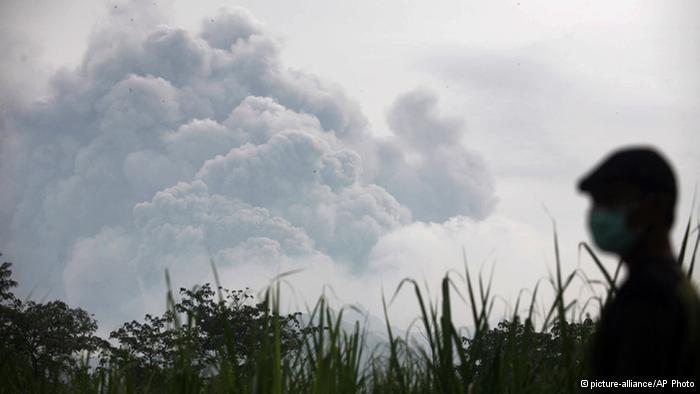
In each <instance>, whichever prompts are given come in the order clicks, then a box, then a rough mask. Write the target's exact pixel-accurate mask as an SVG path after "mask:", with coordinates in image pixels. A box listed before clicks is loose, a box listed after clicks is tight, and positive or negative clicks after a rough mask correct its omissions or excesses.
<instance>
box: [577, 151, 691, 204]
mask: <svg viewBox="0 0 700 394" xmlns="http://www.w3.org/2000/svg"><path fill="white" fill-rule="evenodd" d="M612 182H625V183H631V184H633V185H635V186H638V187H639V190H640V191H641V192H642V193H645V194H662V193H663V194H668V195H669V196H670V197H671V201H672V204H673V205H675V201H676V193H677V190H676V177H675V175H674V172H673V169H672V168H671V165H670V164H669V162H668V160H666V159H665V158H664V157H663V155H662V154H661V153H659V152H658V151H656V150H655V149H654V148H651V147H645V146H641V147H630V148H624V149H619V150H617V151H614V152H613V153H611V154H610V155H609V156H608V157H606V158H605V160H603V161H602V162H601V163H600V164H599V165H598V166H597V167H595V168H594V169H593V170H591V172H589V173H588V174H587V175H586V176H584V177H583V178H582V179H581V180H580V181H579V183H578V189H579V190H580V191H583V192H588V193H595V192H596V190H600V189H601V188H604V187H605V186H606V185H608V184H610V183H612Z"/></svg>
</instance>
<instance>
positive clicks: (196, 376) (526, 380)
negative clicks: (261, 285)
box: [0, 220, 700, 393]
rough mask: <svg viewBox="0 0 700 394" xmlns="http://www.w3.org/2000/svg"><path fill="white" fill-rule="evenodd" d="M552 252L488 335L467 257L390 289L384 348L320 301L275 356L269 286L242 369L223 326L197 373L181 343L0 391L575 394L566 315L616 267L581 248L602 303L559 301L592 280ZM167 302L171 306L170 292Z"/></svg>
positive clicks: (578, 360)
mask: <svg viewBox="0 0 700 394" xmlns="http://www.w3.org/2000/svg"><path fill="white" fill-rule="evenodd" d="M691 230H692V229H691V221H690V220H689V221H688V224H687V226H686V230H685V235H684V238H683V240H682V243H681V248H680V251H679V257H678V258H679V263H680V264H682V265H683V266H684V268H685V269H686V272H687V273H688V275H689V276H690V274H691V273H692V271H693V268H694V265H695V259H696V255H697V249H698V241H699V240H700V233H698V234H696V233H697V229H696V230H695V231H691ZM691 244H692V245H693V247H692V248H691V247H690V245H691ZM553 247H554V253H555V257H556V271H555V273H554V274H552V277H549V278H547V280H545V281H541V282H538V284H537V285H536V286H535V288H533V289H532V291H531V292H529V296H528V297H527V298H523V297H518V299H517V300H516V303H515V306H514V308H513V309H512V310H513V311H514V312H513V314H512V316H510V317H508V318H506V319H503V321H501V322H500V323H499V324H498V325H497V326H495V327H490V326H489V317H490V313H491V311H492V308H493V304H494V294H492V280H491V279H492V278H484V277H482V276H481V275H477V276H474V273H473V272H471V271H470V267H469V266H468V264H467V262H466V257H465V264H464V272H462V273H459V274H458V273H450V274H449V275H446V276H445V277H444V279H443V280H442V282H441V283H440V292H439V297H437V298H436V299H429V298H428V297H426V293H425V290H424V289H422V288H421V286H419V285H418V283H417V282H416V281H415V280H413V279H404V280H403V281H402V282H401V283H400V284H399V285H398V286H397V288H396V289H395V293H393V294H391V296H392V297H393V296H394V295H395V294H396V293H398V292H400V291H401V292H403V291H410V292H413V293H414V295H415V301H416V316H417V319H416V322H415V324H414V325H413V326H412V327H411V328H410V330H408V333H407V334H403V335H398V334H397V333H396V332H395V329H393V328H392V325H391V319H390V315H389V313H388V312H387V311H388V309H387V305H388V303H389V302H390V300H391V297H387V298H385V297H384V296H383V297H382V299H383V301H384V318H385V323H386V338H387V339H386V343H385V344H382V345H381V346H379V347H375V348H369V346H368V345H367V343H366V338H367V334H368V332H367V330H366V329H365V328H364V327H363V326H362V324H361V323H360V322H351V323H350V324H345V323H344V321H343V316H344V313H345V311H344V310H343V309H340V310H334V309H332V308H331V307H330V306H329V304H328V302H327V300H326V299H325V298H324V297H320V298H319V299H318V302H317V303H316V304H315V306H314V307H313V309H312V310H311V311H309V312H308V316H307V319H306V327H305V328H304V329H303V330H301V332H302V338H301V341H300V342H299V346H297V347H295V348H294V350H293V351H291V352H289V351H283V338H282V336H283V332H282V329H281V323H280V321H281V317H280V316H281V315H280V313H279V310H280V309H279V306H280V301H281V298H282V297H283V295H282V294H281V292H280V281H279V280H277V281H276V282H274V283H273V284H272V285H271V286H270V287H269V288H267V290H266V291H265V293H264V299H263V300H262V302H263V304H264V305H265V307H266V309H265V310H266V313H265V314H264V316H263V318H262V320H261V325H260V333H259V338H260V340H259V342H258V345H257V347H256V348H255V349H253V354H252V355H251V356H249V360H252V363H249V365H248V366H247V367H246V368H245V370H244V369H243V367H242V363H241V362H240V358H239V357H238V356H237V353H240V352H239V350H238V349H236V346H235V340H234V339H235V338H234V336H235V335H237V333H236V332H234V331H233V330H232V329H231V328H229V327H223V329H224V331H223V332H224V333H225V335H224V336H225V340H224V346H223V348H222V349H220V351H217V352H215V354H213V362H211V363H210V364H209V365H207V366H206V368H204V369H203V368H201V366H195V365H194V364H193V354H194V353H195V352H196V349H192V348H191V347H190V346H189V345H188V343H187V341H184V340H183V341H178V342H176V343H174V344H173V347H174V349H175V360H176V361H175V362H174V363H173V364H172V365H170V366H169V367H167V368H165V369H163V370H160V371H158V373H157V374H156V373H153V374H152V375H149V374H135V373H134V371H133V370H132V369H130V368H125V367H124V366H120V365H114V364H109V363H108V364H105V365H103V366H102V367H99V368H96V367H94V365H92V366H91V367H88V366H87V364H85V365H84V366H83V367H82V368H79V369H77V370H74V371H71V372H70V373H66V374H63V375H62V376H61V377H60V378H59V379H58V380H56V379H54V380H49V379H46V378H44V377H43V376H42V377H37V376H36V374H32V372H31V371H29V370H27V369H26V368H22V366H21V365H19V366H14V365H13V362H12V360H9V359H6V360H5V361H4V362H3V364H2V365H3V366H2V375H3V377H2V378H1V379H0V383H1V387H0V393H16V392H23V393H33V392H37V393H38V392H42V393H43V392H51V393H61V392H65V393H224V392H226V393H283V392H284V393H430V392H435V393H571V392H577V391H578V390H579V380H580V378H581V377H582V376H585V374H586V373H587V372H586V365H587V346H588V345H589V341H590V339H591V338H592V335H593V333H594V331H595V322H593V321H592V320H590V319H583V318H582V317H581V316H580V314H579V315H578V317H577V315H576V314H575V313H573V311H574V310H576V308H578V309H579V310H583V309H586V307H589V306H590V305H591V303H593V305H594V306H596V307H602V306H603V305H605V303H606V302H608V301H609V300H610V299H611V298H612V297H614V295H615V292H616V283H617V280H618V276H619V273H620V264H618V267H617V269H616V270H615V271H614V272H613V273H610V272H608V271H607V270H606V269H605V268H604V266H603V265H602V264H601V262H600V261H599V259H598V257H597V256H596V255H595V253H594V252H593V250H592V249H591V248H590V247H589V246H588V245H587V244H585V243H581V244H580V245H579V247H580V249H581V250H582V251H584V252H585V253H586V254H587V255H588V256H589V257H590V258H591V259H592V261H593V262H594V263H595V264H596V265H597V267H598V268H599V269H600V271H601V274H602V277H603V278H604V282H603V283H602V284H603V285H604V286H605V287H606V289H607V291H606V292H605V295H604V296H602V297H599V296H593V297H591V298H590V299H587V300H577V299H575V298H572V297H570V296H568V294H570V293H571V292H570V291H569V292H568V293H567V290H568V289H570V287H571V284H572V282H573V281H574V279H575V278H580V279H581V280H583V281H588V282H589V283H588V284H589V285H592V284H594V283H596V282H595V281H593V280H590V279H587V278H585V276H583V275H581V273H580V272H578V271H574V272H569V273H565V272H562V268H561V267H562V264H561V261H560V256H559V244H558V241H557V233H556V230H555V231H554V232H553ZM214 271H215V270H214ZM215 273H216V271H215ZM217 281H218V278H217ZM217 284H218V283H217ZM543 284H544V286H546V285H551V286H552V289H553V291H554V294H555V296H554V300H553V301H552V302H551V304H550V305H548V309H547V310H546V311H545V312H546V313H541V314H539V315H538V316H535V313H534V308H535V305H536V303H537V301H538V292H541V291H540V285H543ZM598 284H600V283H598ZM521 294H523V293H522V292H521ZM455 297H464V299H465V300H466V301H467V302H466V305H467V308H468V309H469V315H470V318H471V320H472V322H473V327H474V329H473V330H472V331H473V332H471V333H470V335H469V337H468V338H465V337H464V336H462V335H461V334H460V330H459V328H458V327H456V326H455V324H454V322H453V318H452V315H453V312H454V308H455V305H456V303H455V302H454V299H455ZM168 300H169V305H170V307H171V308H174V305H175V300H174V299H173V295H172V294H170V293H169V294H168ZM221 300H222V302H223V298H222V299H221ZM519 311H525V313H518V312H519ZM174 316H175V319H174V320H173V323H172V324H174V325H175V326H188V325H192V324H194V322H193V317H192V316H187V315H182V314H177V313H175V314H174ZM567 316H568V318H567ZM348 327H351V328H349V329H348ZM83 356H84V357H86V358H87V357H88V355H83ZM93 357H94V355H93Z"/></svg>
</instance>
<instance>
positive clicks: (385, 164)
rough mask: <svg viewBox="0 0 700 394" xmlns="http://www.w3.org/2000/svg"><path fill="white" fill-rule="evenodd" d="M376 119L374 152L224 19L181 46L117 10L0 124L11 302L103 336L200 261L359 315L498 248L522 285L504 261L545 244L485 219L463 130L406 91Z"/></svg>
mask: <svg viewBox="0 0 700 394" xmlns="http://www.w3.org/2000/svg"><path fill="white" fill-rule="evenodd" d="M135 9H138V12H135ZM135 13H136V14H137V15H138V17H137V18H135V20H133V21H132V20H131V19H132V17H131V15H133V14H135ZM3 89H6V87H5V84H3ZM7 89H8V91H10V92H11V91H12V90H10V89H9V88H7ZM387 115H388V119H389V121H390V124H391V126H392V129H393V132H394V136H393V137H390V138H383V139H377V138H374V137H372V134H371V133H369V132H368V130H367V122H366V119H365V118H364V116H363V114H362V113H361V112H360V110H359V106H358V105H357V104H356V103H355V102H354V101H352V100H351V99H349V98H348V97H346V96H345V95H344V94H343V92H342V90H341V89H340V88H338V87H336V86H334V85H332V84H329V83H326V82H324V81H321V80H319V79H318V78H315V77H314V76H312V75H307V74H304V73H303V72H299V71H292V70H288V69H286V68H285V67H284V66H283V65H282V64H281V59H280V58H279V47H278V44H277V43H276V42H275V41H274V40H272V39H271V38H270V37H269V36H268V35H267V34H266V33H265V30H264V28H263V27H262V26H261V24H260V23H259V22H257V21H255V20H254V19H253V18H252V16H251V15H249V14H248V13H247V12H246V11H244V10H241V9H234V10H229V11H221V12H220V13H218V14H215V15H214V16H212V17H211V18H207V19H205V20H203V21H202V28H201V29H200V31H197V32H193V31H187V30H182V29H179V28H176V27H173V26H169V25H168V20H167V19H164V17H163V16H162V15H161V14H160V13H159V11H158V10H157V9H154V8H150V7H147V6H138V5H135V4H131V3H126V4H122V5H120V6H119V7H118V8H115V9H114V10H112V12H111V23H109V24H106V25H103V26H99V27H98V28H97V30H96V31H95V33H94V34H93V35H92V36H91V39H90V42H89V45H88V49H87V51H86V53H85V55H84V57H83V61H82V63H81V64H80V66H79V67H78V68H77V69H75V70H66V69H63V70H60V71H58V72H57V73H56V74H55V75H54V76H53V77H52V79H51V85H50V94H49V95H48V96H47V97H45V98H43V99H40V100H35V101H33V102H31V104H27V105H23V104H21V103H18V104H17V105H10V106H8V109H6V110H5V111H4V112H3V114H2V116H3V119H2V127H3V133H2V140H0V143H1V146H0V149H1V151H0V181H1V182H2V183H3V185H5V187H4V188H3V193H2V198H1V200H0V201H2V203H3V204H2V206H3V207H2V210H0V219H1V222H2V223H3V224H2V229H1V230H0V231H2V235H3V237H2V240H1V241H0V251H2V252H3V253H5V254H6V255H7V256H8V257H9V259H10V260H12V261H14V262H15V265H14V267H13V268H14V271H15V277H16V279H17V280H18V281H19V282H20V284H21V286H22V288H23V289H25V290H27V291H28V290H31V289H34V296H39V297H41V296H43V295H45V294H46V295H47V296H48V297H54V296H58V297H63V298H65V299H66V300H67V301H68V302H69V303H71V304H73V305H76V306H80V307H84V308H86V309H87V310H89V311H90V312H93V313H95V315H96V317H97V318H98V320H99V321H100V322H101V323H103V324H106V325H107V327H106V329H109V328H110V327H111V326H114V325H115V324H118V323H119V322H121V321H124V320H126V319H132V318H140V317H141V316H142V315H143V313H145V312H146V311H149V312H153V311H158V310H162V307H163V304H164V302H163V299H164V294H165V285H164V271H165V269H168V270H169V271H170V275H171V278H172V279H173V282H174V286H173V287H174V288H175V289H177V288H178V287H180V286H185V287H190V286H192V285H194V284H198V283H203V282H206V281H208V282H211V281H212V276H211V269H210V261H211V260H212V259H213V260H214V261H215V262H216V264H217V267H218V269H219V272H220V274H221V277H222V282H223V283H222V284H224V285H225V286H227V287H229V288H242V287H246V286H249V287H253V288H260V287H261V286H264V285H265V284H267V283H268V282H269V279H270V278H272V277H273V276H274V275H275V274H277V273H281V272H285V271H288V270H294V269H303V271H302V272H300V273H298V274H296V275H294V276H293V277H290V278H289V281H290V282H292V284H293V285H294V286H295V288H296V289H297V290H298V291H300V292H302V293H303V296H304V298H305V299H306V300H307V301H308V302H312V301H313V300H314V299H315V297H317V296H318V295H319V294H321V292H323V291H324V289H325V286H326V285H328V286H330V287H332V288H333V289H334V291H335V292H336V293H337V294H338V295H339V296H340V298H341V299H342V300H344V301H345V302H353V303H354V302H357V303H360V304H362V305H365V306H367V307H368V308H371V309H372V310H373V311H374V312H375V313H379V310H377V308H376V306H377V305H379V303H380V300H381V298H380V297H381V291H382V289H384V291H385V292H386V293H388V294H391V293H392V292H393V289H394V288H395V286H396V284H398V282H399V281H400V279H402V278H403V277H415V278H416V279H418V280H421V278H422V277H425V279H426V281H427V282H428V283H429V284H430V285H432V286H433V289H436V288H437V283H439V279H440V277H441V276H442V275H444V274H445V272H446V271H447V270H448V269H451V268H455V269H460V267H461V254H460V253H461V251H460V246H461V244H466V246H467V250H468V252H469V253H470V255H472V254H473V255H475V256H474V257H475V259H474V260H475V261H479V262H480V261H482V259H484V258H486V257H488V256H487V254H486V253H485V252H484V251H489V250H491V249H498V256H499V261H503V264H512V269H509V274H510V273H513V272H518V273H519V274H520V275H521V276H522V279H523V280H524V282H525V285H529V284H530V283H534V280H535V279H536V278H537V277H539V275H541V274H542V272H541V269H540V268H541V266H540V265H537V264H536V263H534V262H533V261H526V260H524V259H525V258H527V259H530V258H532V259H534V260H537V258H538V257H540V256H539V251H540V250H542V249H543V248H545V247H546V246H545V247H540V245H541V243H539V240H531V239H526V238H522V236H524V235H525V234H526V233H527V231H524V230H523V229H521V228H519V226H521V225H519V224H516V223H513V222H509V221H508V220H507V219H505V218H499V217H494V216H489V215H490V214H491V213H492V211H493V208H494V204H495V203H496V197H495V196H494V187H493V180H492V177H491V175H490V173H489V171H488V169H487V164H486V163H485V162H484V160H483V159H482V158H481V157H480V156H479V155H478V153H475V152H472V151H471V150H469V149H467V148H465V147H463V146H461V145H460V144H459V143H457V142H458V141H459V140H461V137H462V136H463V133H464V125H463V122H462V121H461V120H460V119H459V118H454V117H450V116H445V115H442V114H441V113H440V112H439V110H438V99H437V97H436V95H435V94H434V93H432V92H430V91H428V90H425V89H417V90H413V91H410V92H408V93H406V94H404V95H402V96H400V97H399V98H398V99H397V100H396V102H395V103H394V104H393V105H392V106H391V108H390V109H389V111H388V114H387ZM427 222H433V223H427ZM486 239H490V240H496V241H494V243H493V244H489V243H488V242H484V240H486ZM533 245H537V247H535V246H533ZM524 251H525V252H524ZM527 251H530V252H531V253H527ZM524 256H525V257H524ZM470 257H471V256H470ZM513 270H516V271H513ZM528 278H531V279H532V280H529V281H528V280H527V279H528ZM496 282H498V276H496ZM326 291H327V290H326ZM401 303H403V304H401ZM401 305H403V307H402V306H401ZM397 309H399V310H401V311H402V313H404V315H403V316H401V317H400V318H399V319H403V320H404V321H406V320H409V319H410V317H413V316H415V313H414V312H417V309H416V308H415V303H414V300H412V299H409V300H404V301H397ZM465 310H466V308H465ZM103 328H105V327H103Z"/></svg>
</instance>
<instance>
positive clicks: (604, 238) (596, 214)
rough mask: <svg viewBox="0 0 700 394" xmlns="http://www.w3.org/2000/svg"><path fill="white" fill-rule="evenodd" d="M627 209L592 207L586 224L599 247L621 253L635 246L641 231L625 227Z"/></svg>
mask: <svg viewBox="0 0 700 394" xmlns="http://www.w3.org/2000/svg"><path fill="white" fill-rule="evenodd" d="M629 209H630V208H627V209H624V208H616V209H607V208H594V209H593V210H592V211H591V213H590V216H589V217H588V225H589V226H590V229H591V233H592V234H593V240H594V241H595V243H596V245H598V247H599V248H601V249H603V250H605V251H608V252H612V253H616V254H618V255H622V254H625V253H627V252H629V251H630V250H632V248H634V246H636V244H637V242H638V241H639V238H640V237H641V231H635V230H632V229H630V228H629V227H627V218H626V216H627V212H629Z"/></svg>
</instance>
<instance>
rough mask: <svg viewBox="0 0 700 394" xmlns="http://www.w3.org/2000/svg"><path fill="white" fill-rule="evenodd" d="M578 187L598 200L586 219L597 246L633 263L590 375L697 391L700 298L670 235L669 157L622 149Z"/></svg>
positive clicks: (607, 313) (601, 333) (672, 186)
mask: <svg viewBox="0 0 700 394" xmlns="http://www.w3.org/2000/svg"><path fill="white" fill-rule="evenodd" d="M578 188H579V190H581V191H584V192H587V193H590V195H591V197H592V199H593V207H592V209H591V210H590V212H589V217H588V219H589V221H588V224H589V228H590V231H591V234H592V236H593V240H594V241H595V243H596V245H598V247H599V248H600V249H602V250H605V251H607V252H610V253H614V254H616V255H618V256H620V257H621V258H622V260H623V262H624V264H625V265H626V267H627V268H628V277H627V280H626V281H625V283H624V284H622V286H621V287H620V289H619V291H618V293H617V294H616V295H615V297H614V299H613V300H612V301H611V302H610V303H609V304H608V305H607V306H606V307H605V308H604V310H603V311H602V314H601V319H600V326H599V328H598V332H597V333H596V337H595V338H594V341H593V345H592V348H591V350H592V353H591V365H590V368H591V373H592V375H593V376H591V378H592V379H599V380H603V379H605V380H608V381H609V380H612V379H617V380H619V381H624V380H626V379H632V380H640V379H648V380H650V379H667V380H668V383H667V385H666V388H665V390H669V389H670V386H671V383H672V382H671V380H672V379H676V380H678V381H686V380H691V381H693V382H694V385H695V389H687V388H686V389H685V390H686V391H685V392H694V391H695V390H698V387H699V386H700V300H699V299H698V295H697V292H696V291H695V289H694V287H693V286H692V285H691V283H690V281H689V280H688V279H687V277H686V276H687V274H686V273H684V272H683V271H682V270H681V268H680V267H679V264H678V263H677V261H676V258H675V257H674V253H673V250H672V249H671V243H670V241H669V231H670V229H671V226H672V224H673V220H674V211H675V205H676V194H677V187H676V180H675V176H674V173H673V170H672V169H671V167H670V165H669V163H668V162H667V161H666V160H665V159H664V158H663V157H662V156H661V155H660V154H659V153H658V152H656V151H655V150H654V149H651V148H646V147H638V148H630V149H622V150H619V151H616V152H614V153H613V154H611V155H610V156H608V157H607V158H606V159H605V160H604V161H603V162H602V163H600V164H599V165H598V166H597V167H596V168H594V169H593V170H592V171H591V172H590V173H589V174H587V175H586V176H585V177H584V178H583V179H582V180H581V181H580V182H579V184H578ZM646 390H647V391H649V392H654V391H657V390H659V389H658V388H657V389H646ZM688 390H690V391H688ZM605 391H610V392H614V391H616V390H615V389H610V390H605ZM618 392H619V390H618Z"/></svg>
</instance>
